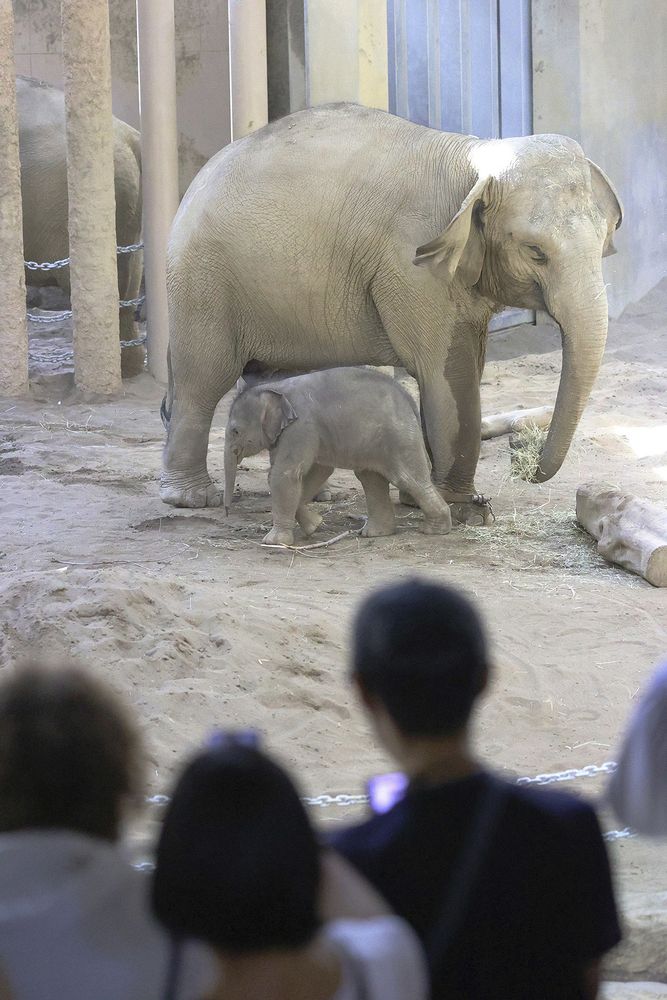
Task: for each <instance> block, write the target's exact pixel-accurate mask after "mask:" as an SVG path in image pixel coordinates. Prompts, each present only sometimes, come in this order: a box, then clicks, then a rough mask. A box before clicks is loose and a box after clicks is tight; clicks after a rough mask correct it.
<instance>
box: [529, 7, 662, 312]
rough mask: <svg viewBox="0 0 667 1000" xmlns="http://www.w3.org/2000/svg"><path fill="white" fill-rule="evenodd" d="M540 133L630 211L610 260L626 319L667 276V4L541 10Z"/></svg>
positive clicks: (609, 275)
mask: <svg viewBox="0 0 667 1000" xmlns="http://www.w3.org/2000/svg"><path fill="white" fill-rule="evenodd" d="M533 67H534V93H533V109H534V110H533V128H534V131H535V132H562V133H564V134H566V135H571V136H572V137H573V138H575V139H577V140H578V141H579V142H581V144H582V146H583V148H584V151H585V152H586V155H587V156H589V157H590V158H591V159H592V160H594V161H595V162H596V163H598V164H599V165H600V166H601V167H602V168H603V169H604V170H605V172H606V173H607V174H608V175H609V177H610V178H611V179H612V181H613V183H614V185H615V186H616V188H617V190H618V191H619V193H620V196H621V199H622V201H623V203H624V207H625V219H624V222H623V225H622V227H621V229H620V230H619V231H618V233H617V234H616V236H615V238H614V241H615V243H616V247H617V249H618V254H617V255H616V256H614V257H608V258H607V259H606V260H605V263H604V267H605V276H606V280H607V281H608V282H609V288H608V295H609V307H610V313H611V315H612V316H618V315H619V314H620V313H621V312H622V310H623V309H624V308H625V306H626V305H628V304H629V303H630V302H634V301H636V300H637V299H639V298H641V297H642V295H644V294H645V293H646V292H647V291H649V289H651V288H652V287H653V286H654V285H656V284H657V282H658V281H660V279H661V278H663V277H664V276H665V275H667V3H665V0H643V2H642V3H631V2H629V0H537V2H533Z"/></svg>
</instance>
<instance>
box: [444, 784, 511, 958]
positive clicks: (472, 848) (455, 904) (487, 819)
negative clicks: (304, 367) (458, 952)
mask: <svg viewBox="0 0 667 1000" xmlns="http://www.w3.org/2000/svg"><path fill="white" fill-rule="evenodd" d="M487 782H488V784H487V787H486V789H485V790H483V791H482V794H481V796H480V801H479V803H478V806H477V809H476V810H475V813H474V816H473V819H472V823H471V825H470V829H469V830H468V832H467V833H466V839H465V845H464V847H463V850H462V852H461V854H460V856H459V859H458V863H457V864H456V867H455V869H454V871H453V872H452V877H451V880H450V883H449V886H448V890H447V894H446V896H445V901H444V903H443V904H442V907H441V910H440V914H439V916H438V919H437V921H436V923H435V925H434V927H433V929H432V931H431V934H430V935H429V937H428V938H427V940H426V941H425V945H426V953H427V955H428V956H429V959H430V962H431V969H432V971H434V970H435V969H436V968H437V967H438V966H440V965H441V964H442V963H443V961H444V959H445V956H446V953H447V951H448V949H449V947H450V946H451V943H452V941H453V939H454V937H455V935H456V933H457V931H458V930H459V928H460V926H461V924H462V922H463V918H464V917H465V915H466V911H467V909H468V905H469V903H470V895H471V891H472V889H473V887H474V885H475V881H476V879H477V877H478V875H479V872H480V869H481V867H482V864H483V862H484V859H485V857H486V855H487V852H488V849H489V847H490V844H491V841H492V840H493V836H494V833H495V831H496V827H497V825H498V820H499V818H500V814H501V812H502V809H503V806H504V803H505V799H506V797H507V786H506V785H505V783H504V782H503V781H500V780H499V779H497V778H495V777H494V776H493V775H487Z"/></svg>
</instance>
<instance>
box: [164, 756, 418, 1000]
mask: <svg viewBox="0 0 667 1000" xmlns="http://www.w3.org/2000/svg"><path fill="white" fill-rule="evenodd" d="M153 907H154V911H155V914H156V916H157V917H158V919H159V920H160V921H161V922H162V924H163V925H164V926H165V927H166V928H167V929H168V930H169V931H170V933H171V935H172V939H173V941H174V948H173V963H172V981H171V986H170V989H168V990H167V993H166V1000H171V997H172V996H174V995H175V990H176V989H177V987H178V983H179V980H180V971H179V965H180V962H179V956H180V942H181V941H182V940H183V939H185V938H197V939H199V940H201V941H204V942H206V943H207V944H209V945H210V946H211V947H212V948H213V949H215V951H216V953H217V955H218V958H219V964H220V976H219V984H218V987H217V989H215V990H214V991H212V992H211V993H209V994H207V1000H425V998H426V985H425V983H426V973H425V965H424V959H423V955H422V952H421V947H420V945H419V943H418V941H417V938H416V936H415V935H414V933H413V932H412V931H411V930H410V928H409V927H408V926H407V925H406V924H405V923H404V922H403V921H402V920H400V919H399V918H398V917H395V916H393V915H391V914H390V913H389V911H388V908H387V906H386V904H385V903H384V901H383V900H382V899H380V897H379V896H378V895H377V893H376V892H375V891H374V890H373V889H371V887H370V886H368V885H367V884H366V883H365V881H364V880H362V879H361V877H360V876H358V875H357V874H356V873H354V871H353V870H352V869H351V868H349V867H348V866H347V864H346V863H345V862H344V861H343V860H342V859H339V858H336V857H335V856H333V855H332V854H331V853H330V852H327V853H324V854H323V852H322V850H321V848H320V845H319V843H318V840H317V838H316V836H315V833H314V831H313V828H312V826H311V824H310V822H309V820H308V816H307V815H306V812H305V809H304V807H303V805H302V803H301V800H300V799H299V796H298V794H297V791H296V790H295V788H294V786H293V784H292V782H291V780H290V778H289V777H288V776H287V774H286V773H285V772H284V771H283V770H282V768H280V767H279V766H278V765H277V764H276V763H274V762H273V761H272V760H271V759H270V758H269V757H267V756H266V755H265V754H264V753H262V752H261V751H260V750H258V749H257V748H254V747H251V746H248V745H245V744H243V743H241V742H239V741H238V740H236V739H235V738H234V737H233V736H229V737H228V738H226V739H225V738H222V739H221V740H219V741H218V744H217V745H216V746H213V747H211V748H209V749H208V750H206V751H204V752H202V753H200V754H199V755H198V756H196V757H195V758H194V760H192V761H191V762H190V764H189V765H188V766H187V767H186V769H185V771H184V773H183V775H182V777H181V779H180V781H179V782H178V784H177V786H176V789H175V791H174V794H173V797H172V800H171V803H170V805H169V807H168V809H167V812H166V816H165V819H164V825H163V829H162V835H161V837H160V841H159V845H158V851H157V864H156V870H155V877H154V883H153Z"/></svg>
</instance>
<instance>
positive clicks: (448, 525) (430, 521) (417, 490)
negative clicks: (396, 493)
mask: <svg viewBox="0 0 667 1000" xmlns="http://www.w3.org/2000/svg"><path fill="white" fill-rule="evenodd" d="M397 485H398V486H399V487H400V489H401V490H406V491H407V492H408V493H409V494H410V496H413V497H414V498H415V501H416V503H417V506H418V507H420V508H421V511H422V513H423V515H424V520H423V522H422V524H421V526H420V529H419V530H420V531H421V532H423V534H425V535H446V534H447V532H448V531H451V530H452V515H451V512H450V510H449V507H448V505H447V504H446V503H445V501H444V500H443V499H442V497H441V496H440V494H439V493H438V491H437V489H436V488H435V486H434V485H433V484H432V483H431V482H430V481H429V482H426V483H420V482H417V481H416V480H411V481H410V480H402V481H401V482H400V483H399V484H397Z"/></svg>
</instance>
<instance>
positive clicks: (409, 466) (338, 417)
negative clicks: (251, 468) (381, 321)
mask: <svg viewBox="0 0 667 1000" xmlns="http://www.w3.org/2000/svg"><path fill="white" fill-rule="evenodd" d="M266 448H268V449H269V454H270V457H271V472H270V486H271V505H272V511H273V528H272V529H271V531H270V532H269V533H268V535H266V537H265V538H264V541H265V542H266V543H268V544H281V545H292V543H293V542H294V519H295V518H296V520H297V521H298V522H299V524H300V525H301V528H302V530H303V532H304V533H305V534H306V535H307V536H308V535H311V534H312V533H313V532H314V531H315V530H316V529H317V528H318V526H319V525H320V523H321V521H322V518H321V517H320V516H319V515H317V514H315V513H314V512H313V511H311V510H309V509H308V507H307V506H306V504H307V503H308V502H309V501H310V500H312V499H313V497H314V496H315V494H316V493H317V492H318V490H319V489H320V487H321V486H322V484H323V483H324V482H325V481H326V480H327V479H328V478H329V476H330V475H331V473H332V472H333V470H334V469H335V468H340V469H352V470H353V471H354V473H355V475H356V476H357V478H358V479H359V481H360V483H361V485H362V486H363V489H364V493H365V494H366V503H367V506H368V520H367V522H366V525H365V527H364V528H363V529H362V532H361V533H362V535H365V536H368V537H371V536H374V535H391V534H393V533H394V531H395V530H396V526H395V521H394V509H393V505H392V503H391V501H390V499H389V483H390V482H391V483H394V485H396V486H398V487H399V488H401V489H403V490H405V491H406V492H408V493H410V495H411V496H412V497H414V499H415V502H416V503H417V505H418V506H419V507H421V509H422V511H423V513H424V521H423V523H422V525H421V530H422V531H423V532H425V533H426V534H432V535H435V534H438V535H444V534H446V533H447V532H448V531H449V530H450V529H451V526H452V520H451V516H450V513H449V508H448V506H447V504H446V503H445V501H444V500H443V499H442V497H441V496H440V494H439V493H438V491H437V490H436V489H435V487H434V486H433V484H432V482H431V465H430V462H429V460H428V455H427V453H426V446H425V444H424V439H423V437H422V432H421V426H420V423H419V415H418V413H417V410H416V408H415V405H414V402H413V400H412V399H411V398H410V396H409V395H408V394H407V392H405V390H404V389H402V388H401V387H400V386H399V385H398V384H397V383H396V382H394V381H393V380H392V379H390V378H387V376H386V375H381V374H380V373H379V372H374V371H371V370H370V369H364V368H337V369H331V370H329V371H318V372H312V373H311V374H309V375H298V376H296V377H294V378H287V379H283V380H282V381H279V382H272V383H271V384H270V385H257V386H254V387H253V388H250V389H246V390H245V391H244V392H242V393H241V394H240V395H239V396H237V397H236V399H235V400H234V402H233V404H232V407H231V410H230V411H229V420H228V422H227V430H226V432H225V497H226V500H225V504H226V506H227V508H228V507H229V504H230V503H231V501H232V497H233V495H234V483H235V480H236V468H237V464H238V462H240V461H241V459H243V458H246V457H248V456H250V455H256V454H257V453H258V452H260V451H264V450H265V449H266Z"/></svg>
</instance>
